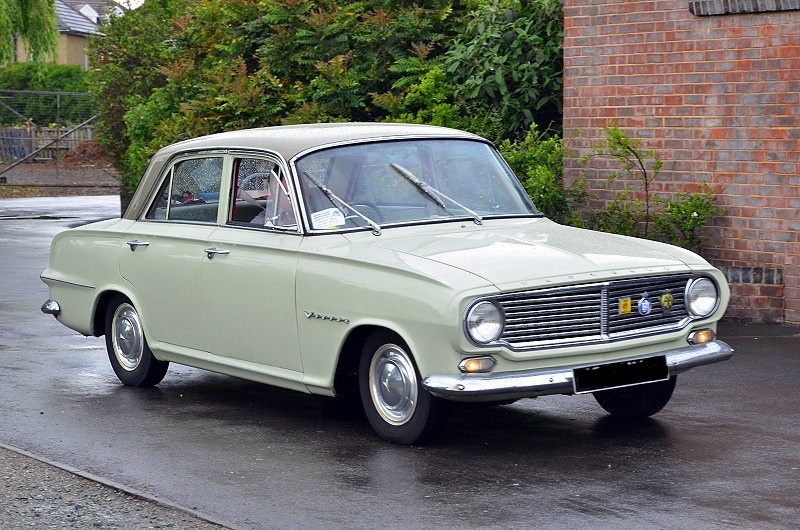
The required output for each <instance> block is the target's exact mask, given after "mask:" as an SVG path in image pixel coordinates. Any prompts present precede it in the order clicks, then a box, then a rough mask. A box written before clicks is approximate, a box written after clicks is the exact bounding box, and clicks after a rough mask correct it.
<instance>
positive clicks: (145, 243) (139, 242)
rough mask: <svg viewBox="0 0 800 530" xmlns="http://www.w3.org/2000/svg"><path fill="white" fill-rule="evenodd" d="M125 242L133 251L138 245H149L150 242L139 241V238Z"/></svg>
mask: <svg viewBox="0 0 800 530" xmlns="http://www.w3.org/2000/svg"><path fill="white" fill-rule="evenodd" d="M125 244H126V245H128V246H129V247H131V252H133V251H135V250H136V249H137V247H146V246H149V245H150V242H149V241H139V240H137V239H134V240H133V241H128V242H127V243H125Z"/></svg>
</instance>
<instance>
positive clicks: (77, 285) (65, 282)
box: [39, 276, 95, 289]
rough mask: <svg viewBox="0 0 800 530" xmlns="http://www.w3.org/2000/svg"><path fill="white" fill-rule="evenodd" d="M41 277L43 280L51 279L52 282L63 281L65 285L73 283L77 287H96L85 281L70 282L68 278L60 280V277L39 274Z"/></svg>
mask: <svg viewBox="0 0 800 530" xmlns="http://www.w3.org/2000/svg"><path fill="white" fill-rule="evenodd" d="M39 278H41V279H42V281H44V280H47V281H50V282H58V283H63V284H65V285H73V286H75V287H83V288H85V289H95V286H94V285H86V284H85V283H78V282H68V281H67V280H59V279H58V278H51V277H49V276H39Z"/></svg>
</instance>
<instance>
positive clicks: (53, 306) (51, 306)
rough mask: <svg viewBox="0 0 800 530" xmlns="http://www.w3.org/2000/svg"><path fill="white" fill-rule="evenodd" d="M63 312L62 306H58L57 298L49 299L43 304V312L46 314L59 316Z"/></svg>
mask: <svg viewBox="0 0 800 530" xmlns="http://www.w3.org/2000/svg"><path fill="white" fill-rule="evenodd" d="M60 312H61V308H60V307H59V306H58V302H56V301H55V300H48V301H47V302H45V303H44V304H42V313H44V314H45V315H53V316H58V314H59V313H60Z"/></svg>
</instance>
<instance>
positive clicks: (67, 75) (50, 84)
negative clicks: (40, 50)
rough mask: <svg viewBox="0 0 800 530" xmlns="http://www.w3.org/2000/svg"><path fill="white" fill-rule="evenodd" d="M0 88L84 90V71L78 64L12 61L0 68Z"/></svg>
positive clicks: (55, 90)
mask: <svg viewBox="0 0 800 530" xmlns="http://www.w3.org/2000/svg"><path fill="white" fill-rule="evenodd" d="M0 90H49V91H53V92H86V90H87V84H86V72H84V71H83V70H81V68H80V66H66V65H61V64H52V63H33V62H31V63H13V64H10V65H8V66H7V67H5V68H0Z"/></svg>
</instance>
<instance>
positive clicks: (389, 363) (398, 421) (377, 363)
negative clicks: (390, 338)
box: [369, 344, 418, 425]
mask: <svg viewBox="0 0 800 530" xmlns="http://www.w3.org/2000/svg"><path fill="white" fill-rule="evenodd" d="M369 390H370V395H371V396H372V402H373V403H374V404H375V409H376V410H377V411H378V413H379V414H380V415H381V417H382V418H383V419H384V420H385V421H386V422H387V423H390V424H392V425H402V424H404V423H406V422H407V421H408V420H410V419H411V417H412V416H413V415H414V410H415V409H416V407H417V391H418V390H417V373H416V372H415V371H414V365H413V364H412V362H411V359H410V358H409V357H408V354H407V353H406V352H404V351H403V349H402V348H400V347H399V346H396V345H394V344H386V345H384V346H381V348H380V349H379V350H378V351H377V352H375V355H374V356H373V358H372V363H371V364H370V367H369Z"/></svg>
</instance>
